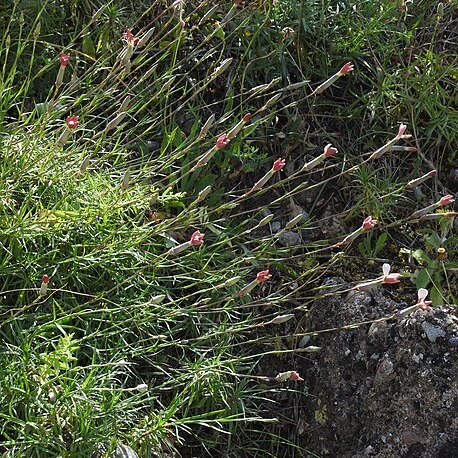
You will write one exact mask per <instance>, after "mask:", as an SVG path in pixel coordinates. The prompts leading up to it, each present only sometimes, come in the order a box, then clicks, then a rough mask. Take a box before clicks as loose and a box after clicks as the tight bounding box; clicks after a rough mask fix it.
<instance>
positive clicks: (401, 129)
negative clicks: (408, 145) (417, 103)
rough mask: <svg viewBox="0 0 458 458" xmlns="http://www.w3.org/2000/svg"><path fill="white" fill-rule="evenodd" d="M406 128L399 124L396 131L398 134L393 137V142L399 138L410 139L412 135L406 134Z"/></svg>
mask: <svg viewBox="0 0 458 458" xmlns="http://www.w3.org/2000/svg"><path fill="white" fill-rule="evenodd" d="M406 130H407V126H406V125H405V124H401V125H400V126H399V129H398V134H397V135H396V137H394V139H395V140H400V139H401V138H410V137H411V136H412V135H408V134H406V133H405V132H406Z"/></svg>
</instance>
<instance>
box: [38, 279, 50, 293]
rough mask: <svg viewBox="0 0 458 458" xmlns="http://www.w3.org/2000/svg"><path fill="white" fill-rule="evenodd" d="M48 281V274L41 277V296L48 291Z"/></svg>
mask: <svg viewBox="0 0 458 458" xmlns="http://www.w3.org/2000/svg"><path fill="white" fill-rule="evenodd" d="M48 283H49V277H48V276H47V275H43V276H42V277H41V286H40V293H39V295H40V297H45V296H46V294H47V292H48Z"/></svg>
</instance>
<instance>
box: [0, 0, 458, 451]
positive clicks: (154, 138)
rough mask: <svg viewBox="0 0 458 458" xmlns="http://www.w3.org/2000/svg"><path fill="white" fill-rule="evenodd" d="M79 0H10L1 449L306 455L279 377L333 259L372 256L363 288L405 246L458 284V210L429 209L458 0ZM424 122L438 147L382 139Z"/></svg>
mask: <svg viewBox="0 0 458 458" xmlns="http://www.w3.org/2000/svg"><path fill="white" fill-rule="evenodd" d="M236 3H237V2H236ZM62 4H63V5H64V6H60V2H53V1H50V0H41V1H27V0H16V1H14V2H8V5H7V6H6V7H4V8H2V11H1V13H0V14H1V16H0V37H1V41H0V75H1V76H0V88H1V94H2V96H1V98H0V120H1V124H0V154H1V161H0V244H1V255H0V291H1V293H0V339H1V340H0V367H1V369H0V454H3V455H2V456H4V457H58V456H59V457H61V456H62V457H64V456H65V457H83V456H110V454H111V453H112V452H113V450H114V449H115V448H116V446H117V445H118V444H120V443H124V444H128V445H129V446H131V447H132V448H133V449H135V450H136V451H137V452H138V453H139V455H140V456H141V457H149V456H152V453H153V452H156V453H159V454H162V455H161V456H168V455H167V453H169V452H170V453H171V452H172V451H178V452H180V453H182V454H183V455H184V456H234V457H238V456H260V457H261V456H262V457H265V456H275V457H276V456H293V455H294V453H295V450H296V449H297V448H298V447H299V445H297V444H294V443H293V442H292V441H290V438H289V436H288V434H285V429H283V428H279V426H278V424H279V423H284V424H288V422H291V423H293V422H294V420H293V417H292V415H291V416H288V414H286V413H281V414H279V402H280V401H279V400H281V399H284V398H286V397H288V396H295V395H300V396H305V389H304V384H301V383H300V382H296V381H294V376H291V378H289V379H288V378H286V376H284V377H279V378H280V380H283V379H284V378H285V380H286V381H285V382H281V381H279V378H277V379H276V376H277V375H278V374H280V373H285V372H287V371H298V372H299V373H300V370H301V367H300V365H301V358H302V357H303V354H304V352H312V351H315V350H316V349H315V348H313V347H304V348H301V346H299V344H298V342H299V341H300V339H301V337H298V336H297V335H299V334H301V336H303V334H304V332H307V331H308V330H307V329H303V328H302V325H301V317H302V316H303V314H304V313H306V310H307V307H308V306H309V305H310V304H312V303H313V302H314V301H315V300H316V298H317V296H318V294H320V293H319V292H318V291H319V290H318V287H319V286H320V285H321V283H322V280H323V278H324V277H326V276H331V275H335V271H336V269H337V271H338V270H339V266H341V265H345V264H344V263H345V262H347V263H351V262H352V260H353V259H354V257H364V258H366V259H370V260H371V261H372V262H373V265H375V267H374V269H373V270H371V269H370V267H369V264H368V265H367V266H366V267H367V270H362V271H360V272H358V273H357V274H356V275H353V274H350V273H348V272H350V271H348V272H347V275H348V276H347V278H345V280H346V281H348V282H349V287H351V286H352V285H353V284H354V282H361V281H364V280H366V279H372V278H374V277H376V276H378V275H379V272H380V271H381V265H382V263H383V262H391V264H392V265H393V266H396V270H395V271H396V272H399V271H401V270H402V272H403V279H402V281H403V283H405V285H404V286H405V291H404V294H405V298H407V300H409V301H410V302H411V304H415V301H416V294H417V293H416V290H417V288H422V287H427V288H432V290H433V301H434V305H441V304H444V303H450V302H453V301H456V296H457V291H456V287H455V289H453V281H452V280H451V276H453V275H456V269H457V264H456V236H453V218H452V217H450V218H444V217H443V218H438V219H434V220H428V221H419V222H415V221H413V219H412V218H409V215H411V213H412V212H413V211H414V210H415V209H419V208H422V207H426V206H428V205H429V204H431V203H432V202H436V201H438V200H439V199H440V198H441V197H442V196H443V195H445V194H450V193H451V192H453V191H452V190H451V189H449V188H447V179H446V177H447V174H448V171H449V168H450V166H451V165H453V164H454V163H455V164H456V159H457V156H456V150H457V149H456V147H457V129H456V125H457V121H458V119H457V117H458V114H457V111H456V109H452V108H451V105H452V103H453V101H455V102H456V100H457V97H458V92H457V91H458V90H457V87H458V85H457V79H458V73H457V68H458V65H457V63H458V56H457V54H456V49H455V48H454V45H453V37H451V36H450V35H451V34H453V30H451V25H450V24H453V17H454V16H453V15H454V14H455V17H456V12H457V8H458V4H457V3H456V2H455V1H453V0H451V1H449V2H443V3H441V5H443V8H438V7H437V2H433V1H432V0H423V1H419V2H415V3H414V4H409V3H407V8H408V9H407V10H405V9H404V8H403V7H402V5H404V2H402V1H401V0H400V1H399V2H397V1H388V0H386V1H385V0H383V1H379V2H374V1H370V0H359V1H353V0H349V1H342V2H334V1H328V0H313V1H307V2H302V1H297V0H277V1H275V0H274V1H272V0H265V1H257V2H256V1H253V2H249V1H246V2H242V5H241V6H240V7H236V6H235V5H232V3H231V2H217V3H214V2H213V3H212V2H208V1H205V0H204V1H200V2H184V1H183V2H180V1H178V2H174V3H173V5H172V2H166V1H159V0H156V1H152V2H151V1H150V2H146V1H143V2H131V1H127V0H126V1H121V0H113V1H108V2H106V3H105V2H100V1H98V2H97V1H95V2H88V1H85V0H73V1H70V2H62ZM129 30H130V31H131V33H132V35H129V34H126V32H127V31H129ZM455 33H456V32H455ZM123 34H125V35H124V39H123ZM455 38H456V36H455ZM138 39H139V40H140V41H138ZM455 43H456V40H455ZM60 53H64V54H69V55H70V60H69V63H68V65H66V61H65V59H66V57H65V56H63V61H61V65H60V64H59V54H60ZM348 61H351V62H352V63H353V64H354V66H355V70H354V71H353V72H351V73H350V72H349V73H348V74H347V75H344V76H342V77H340V78H338V79H337V81H336V82H335V83H334V84H333V85H332V86H330V87H329V88H328V89H326V91H324V92H323V93H322V94H319V95H317V96H313V97H312V96H311V93H312V91H313V89H315V88H316V87H317V86H318V85H319V84H320V83H323V81H325V80H326V79H327V78H329V77H330V76H332V75H334V74H335V73H336V72H338V71H339V69H340V68H341V66H342V65H343V64H345V63H346V62H348ZM59 66H60V67H61V68H60V70H59ZM60 79H62V82H61V81H60ZM247 113H251V117H250V119H248V117H245V118H244V115H246V114H247ZM75 116H77V117H79V118H78V119H77V120H75V119H73V118H70V119H68V118H69V117H75ZM66 119H67V121H68V122H67V125H66V121H65V120H66ZM72 119H73V122H74V123H75V122H76V124H77V126H74V125H72V124H71V121H72ZM400 123H404V124H407V125H408V131H407V132H408V133H410V134H412V135H413V136H414V138H413V141H411V140H407V141H405V140H402V139H400V140H399V143H397V144H398V145H401V146H415V147H416V148H418V152H416V153H415V152H411V151H410V152H409V151H387V152H386V154H384V155H383V156H382V157H381V158H380V159H378V160H371V159H370V155H371V153H373V152H374V151H375V150H377V149H378V148H380V147H382V146H383V145H384V144H386V143H387V142H388V141H389V140H391V139H393V137H394V136H395V135H396V133H397V132H398V127H399V124H400ZM231 129H236V130H238V131H237V132H234V131H233V130H231ZM231 132H232V133H233V134H234V135H233V136H232V135H231ZM223 133H225V134H227V135H229V137H231V138H230V139H229V140H230V142H227V139H226V138H225V137H223V138H221V136H222V134H223ZM225 140H226V141H225ZM217 142H218V143H217ZM221 142H222V143H227V144H225V145H223V144H222V143H221ZM330 143H331V144H332V145H334V146H335V147H337V148H338V150H339V152H338V154H336V155H335V156H333V157H327V158H326V159H324V160H323V161H322V162H321V163H320V164H318V165H317V166H316V167H315V168H313V170H311V168H310V167H309V168H308V169H306V170H304V169H302V167H303V165H304V164H305V163H308V162H310V161H312V160H313V159H314V158H316V157H319V156H320V155H322V154H323V148H324V147H325V145H327V144H330ZM216 144H218V147H216V146H215V145H216ZM278 158H285V160H286V166H285V167H284V168H283V167H279V170H275V171H274V170H273V169H271V167H272V164H273V163H274V161H275V160H277V159H278ZM432 168H436V169H437V170H438V178H431V179H429V180H427V181H425V183H424V184H422V185H421V190H422V192H421V195H419V193H418V189H417V192H416V194H415V193H413V192H412V191H410V190H406V189H405V185H406V183H407V182H408V181H409V180H412V179H415V178H417V177H419V176H421V175H423V174H425V173H427V172H428V171H430V170H431V169H432ZM269 170H272V171H271V172H269ZM266 173H267V174H268V176H266V183H265V184H263V185H262V186H260V187H259V189H253V187H254V188H256V186H254V185H255V183H256V182H258V180H260V179H261V178H262V177H263V176H265V174H266ZM418 196H419V197H418ZM447 208H449V209H450V211H451V207H447ZM436 211H437V212H441V211H445V210H444V209H434V210H432V212H436ZM270 215H273V216H272V217H271V216H270ZM368 215H372V216H373V217H374V218H376V219H377V220H378V226H377V227H376V228H374V230H371V231H365V234H357V235H358V236H359V237H360V238H359V239H358V241H357V242H356V243H345V244H340V245H339V242H340V241H342V240H344V238H345V236H346V235H348V234H350V233H352V231H353V230H354V229H355V228H357V227H359V226H360V225H361V221H363V220H364V218H366V217H367V216H368ZM336 221H337V222H340V223H341V224H342V227H343V229H342V230H341V231H340V232H337V233H334V232H332V231H330V230H327V229H326V228H328V229H329V227H328V226H332V224H334V223H336ZM274 222H281V227H282V229H280V230H279V231H278V230H274V228H273V224H272V223H274ZM330 223H332V224H330ZM455 227H456V226H455ZM419 229H421V230H419ZM196 231H200V233H203V234H204V235H205V236H204V242H203V243H199V242H200V241H199V240H197V243H195V244H192V243H191V242H189V243H188V241H190V240H191V241H196V239H195V238H192V237H193V235H194V234H196ZM291 233H293V236H294V235H295V234H296V239H291V237H290V236H291ZM198 235H199V234H197V236H198ZM297 236H298V237H299V240H300V241H299V242H298V240H297ZM288 237H290V238H289V239H288ZM355 237H356V235H355ZM197 238H198V237H197ZM291 240H293V241H292V242H291ZM351 241H352V240H351ZM351 241H350V242H351ZM184 244H187V245H184ZM176 247H180V248H176ZM441 247H443V248H446V250H447V259H444V257H443V255H442V254H441V255H440V256H439V257H438V258H437V250H438V249H439V248H441ZM339 252H341V253H340V254H338V253H339ZM331 267H332V270H331ZM265 270H269V272H270V274H271V275H272V277H271V278H269V279H268V280H267V281H256V278H257V274H258V273H259V272H262V271H265ZM343 271H345V268H344V269H343ZM44 275H45V276H49V284H48V283H47V282H48V279H47V278H46V277H45V278H44V279H43V280H44V281H42V277H43V276H44ZM258 279H259V277H258ZM252 282H253V283H252ZM42 283H44V285H43V284H42ZM250 283H252V285H251V286H252V287H253V288H252V289H251V291H250V292H249V293H248V294H240V291H242V292H244V291H246V290H244V289H243V288H245V287H247V285H250ZM45 285H46V286H45ZM44 288H47V290H46V292H45V291H44ZM260 362H263V365H262V369H260ZM266 367H267V368H268V369H266ZM290 375H291V374H290ZM301 375H302V376H304V374H301ZM301 447H302V445H301ZM304 447H306V444H304ZM170 456H172V455H170ZM298 456H300V455H298Z"/></svg>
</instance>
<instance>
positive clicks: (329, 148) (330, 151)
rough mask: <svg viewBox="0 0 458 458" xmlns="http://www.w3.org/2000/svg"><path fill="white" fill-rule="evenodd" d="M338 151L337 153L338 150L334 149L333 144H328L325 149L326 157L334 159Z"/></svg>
mask: <svg viewBox="0 0 458 458" xmlns="http://www.w3.org/2000/svg"><path fill="white" fill-rule="evenodd" d="M337 152H338V151H337V148H334V147H333V146H332V145H331V143H328V144H327V145H326V146H325V147H324V153H323V154H324V157H332V156H334V154H336V153H337Z"/></svg>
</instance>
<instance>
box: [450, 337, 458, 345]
mask: <svg viewBox="0 0 458 458" xmlns="http://www.w3.org/2000/svg"><path fill="white" fill-rule="evenodd" d="M448 344H449V345H450V346H451V347H458V337H450V339H448Z"/></svg>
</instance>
